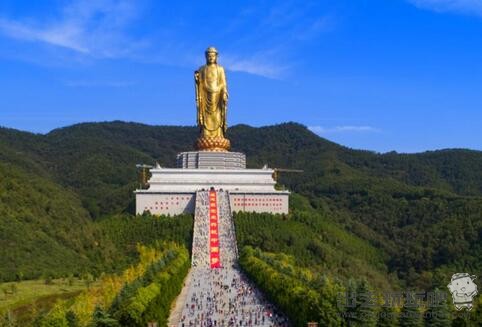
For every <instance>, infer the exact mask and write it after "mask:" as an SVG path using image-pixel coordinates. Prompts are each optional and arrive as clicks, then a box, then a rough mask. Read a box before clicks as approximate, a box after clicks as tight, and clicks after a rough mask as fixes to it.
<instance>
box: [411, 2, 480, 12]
mask: <svg viewBox="0 0 482 327" xmlns="http://www.w3.org/2000/svg"><path fill="white" fill-rule="evenodd" d="M408 1H409V2H411V3H412V4H414V5H415V6H417V7H419V8H423V9H429V10H434V11H437V12H458V13H463V14H470V15H478V16H482V0H408Z"/></svg>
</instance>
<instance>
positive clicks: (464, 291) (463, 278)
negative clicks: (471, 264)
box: [447, 273, 478, 311]
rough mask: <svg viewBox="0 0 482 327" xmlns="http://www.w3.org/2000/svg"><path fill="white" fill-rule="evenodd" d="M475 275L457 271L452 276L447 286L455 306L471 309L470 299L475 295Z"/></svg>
mask: <svg viewBox="0 0 482 327" xmlns="http://www.w3.org/2000/svg"><path fill="white" fill-rule="evenodd" d="M476 278H477V277H476V276H470V275H469V274H467V273H458V274H454V275H453V276H452V280H451V281H450V284H448V285H447V287H448V288H449V290H450V293H451V294H452V299H453V301H454V305H455V308H457V310H462V309H463V308H466V309H467V310H469V311H470V310H472V300H473V298H474V296H476V295H477V293H478V292H477V284H475V283H474V280H475V279H476Z"/></svg>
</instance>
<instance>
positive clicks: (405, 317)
mask: <svg viewBox="0 0 482 327" xmlns="http://www.w3.org/2000/svg"><path fill="white" fill-rule="evenodd" d="M399 321H400V327H422V326H423V319H422V313H421V312H420V308H419V305H418V304H417V303H415V298H414V297H413V295H411V294H407V301H405V304H404V306H403V308H402V311H401V312H400V319H399Z"/></svg>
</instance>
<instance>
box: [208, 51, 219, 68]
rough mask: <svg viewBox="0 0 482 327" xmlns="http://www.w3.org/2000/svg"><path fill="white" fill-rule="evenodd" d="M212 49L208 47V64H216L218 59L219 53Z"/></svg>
mask: <svg viewBox="0 0 482 327" xmlns="http://www.w3.org/2000/svg"><path fill="white" fill-rule="evenodd" d="M210 50H211V49H208V51H206V63H207V64H208V65H212V64H215V63H217V61H218V53H217V52H216V51H212V50H211V51H210Z"/></svg>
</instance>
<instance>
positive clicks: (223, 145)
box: [196, 136, 231, 152]
mask: <svg viewBox="0 0 482 327" xmlns="http://www.w3.org/2000/svg"><path fill="white" fill-rule="evenodd" d="M230 148H231V142H230V141H229V140H228V139H226V138H224V137H203V136H201V137H200V138H198V139H197V142H196V149H198V150H199V151H215V152H227V151H229V149H230Z"/></svg>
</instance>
